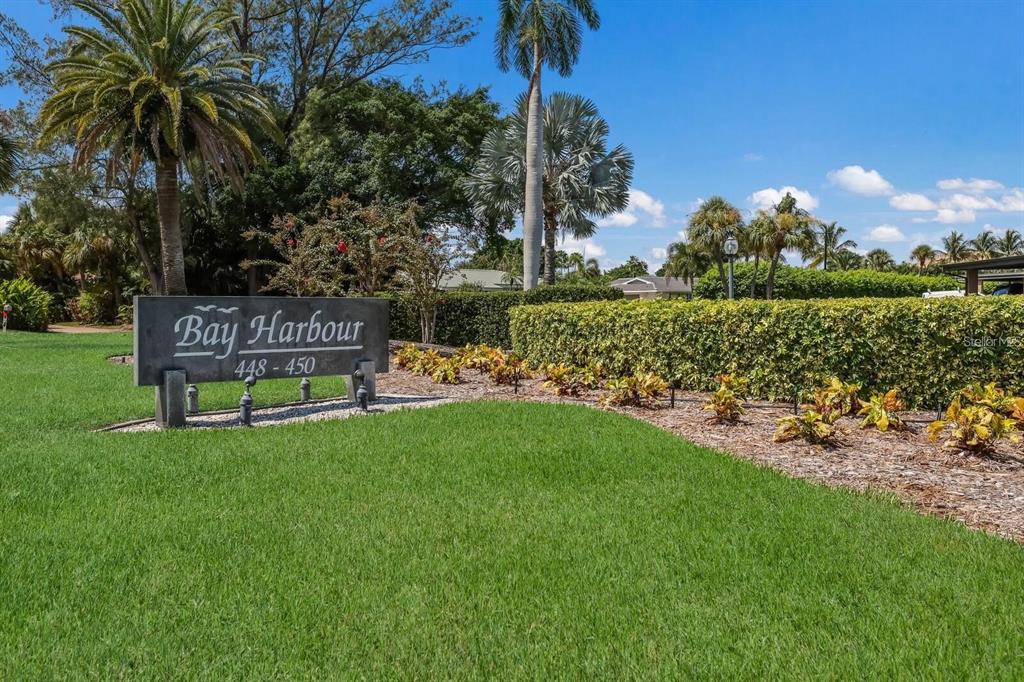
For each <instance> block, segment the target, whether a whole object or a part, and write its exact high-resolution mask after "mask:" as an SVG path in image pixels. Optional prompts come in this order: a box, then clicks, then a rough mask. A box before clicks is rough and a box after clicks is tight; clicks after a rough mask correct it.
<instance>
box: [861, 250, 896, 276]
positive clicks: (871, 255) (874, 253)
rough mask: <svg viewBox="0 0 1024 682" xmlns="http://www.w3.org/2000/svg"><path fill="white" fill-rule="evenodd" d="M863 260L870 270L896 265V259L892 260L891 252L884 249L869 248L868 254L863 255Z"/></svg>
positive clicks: (887, 268) (884, 268)
mask: <svg viewBox="0 0 1024 682" xmlns="http://www.w3.org/2000/svg"><path fill="white" fill-rule="evenodd" d="M864 261H865V263H866V264H867V266H868V267H869V268H871V269H872V270H878V271H880V272H881V271H883V270H891V269H892V268H893V266H895V265H896V261H894V260H893V258H892V254H891V253H889V252H888V251H886V250H885V249H871V250H870V251H868V255H866V256H864Z"/></svg>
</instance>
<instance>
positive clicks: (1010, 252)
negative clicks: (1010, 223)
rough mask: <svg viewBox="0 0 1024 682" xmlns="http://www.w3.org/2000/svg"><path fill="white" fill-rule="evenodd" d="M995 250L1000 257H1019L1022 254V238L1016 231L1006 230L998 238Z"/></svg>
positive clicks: (1023, 241)
mask: <svg viewBox="0 0 1024 682" xmlns="http://www.w3.org/2000/svg"><path fill="white" fill-rule="evenodd" d="M996 248H997V250H998V252H999V255H1000V256H1020V255H1022V254H1024V238H1022V237H1021V236H1020V232H1018V231H1017V230H1007V231H1006V232H1004V233H1003V236H1002V237H1000V238H999V243H998V244H997V245H996Z"/></svg>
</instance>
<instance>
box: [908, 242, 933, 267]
mask: <svg viewBox="0 0 1024 682" xmlns="http://www.w3.org/2000/svg"><path fill="white" fill-rule="evenodd" d="M910 257H911V258H913V259H914V260H915V261H917V268H918V270H924V269H925V268H926V267H928V266H929V265H930V264H931V263H932V262H934V261H935V249H933V248H932V247H930V246H928V245H927V244H918V245H917V246H915V247H914V250H913V251H911V252H910Z"/></svg>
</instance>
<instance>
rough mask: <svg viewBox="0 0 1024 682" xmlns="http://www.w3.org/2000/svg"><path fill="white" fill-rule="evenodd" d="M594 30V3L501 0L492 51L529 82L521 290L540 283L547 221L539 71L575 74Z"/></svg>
mask: <svg viewBox="0 0 1024 682" xmlns="http://www.w3.org/2000/svg"><path fill="white" fill-rule="evenodd" d="M584 23H585V24H586V25H587V26H588V27H589V28H590V29H592V30H596V29H597V28H598V27H599V26H600V25H601V18H600V17H599V16H598V14H597V10H595V9H594V5H593V3H592V2H591V0H498V32H497V33H496V34H495V36H494V53H495V56H496V57H497V60H498V68H500V69H501V70H502V71H508V70H509V68H511V67H513V66H514V67H515V69H516V71H518V72H519V73H520V74H521V75H522V76H523V77H524V78H527V79H529V86H528V87H527V90H526V100H527V105H526V109H527V111H526V120H527V125H526V131H527V138H526V174H525V175H526V176H525V178H524V190H523V194H524V197H525V202H524V210H523V288H524V289H532V288H533V287H535V286H536V285H537V280H538V274H539V269H538V265H537V263H538V258H537V255H538V254H539V252H540V247H541V230H542V225H543V221H544V199H543V190H544V186H543V170H544V159H545V153H544V120H543V117H542V114H541V102H543V99H542V96H541V87H540V80H541V71H542V69H543V67H545V66H547V67H549V68H552V69H554V70H555V71H557V72H558V73H559V75H561V76H568V75H569V74H571V73H572V67H573V66H575V64H576V61H577V59H579V54H580V46H581V44H582V42H583V24H584Z"/></svg>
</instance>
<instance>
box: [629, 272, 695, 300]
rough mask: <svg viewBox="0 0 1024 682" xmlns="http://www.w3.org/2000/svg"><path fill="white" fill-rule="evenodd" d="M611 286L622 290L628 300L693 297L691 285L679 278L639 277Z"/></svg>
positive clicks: (687, 298)
mask: <svg viewBox="0 0 1024 682" xmlns="http://www.w3.org/2000/svg"><path fill="white" fill-rule="evenodd" d="M609 285H610V286H613V287H615V288H616V289H622V293H623V294H625V295H626V298H685V299H686V300H690V298H692V297H693V290H692V288H691V287H690V284H689V283H688V282H687V281H686V280H684V279H679V278H677V277H658V276H657V275H640V276H639V277H620V278H619V279H616V280H612V281H611V282H610V283H609Z"/></svg>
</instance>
